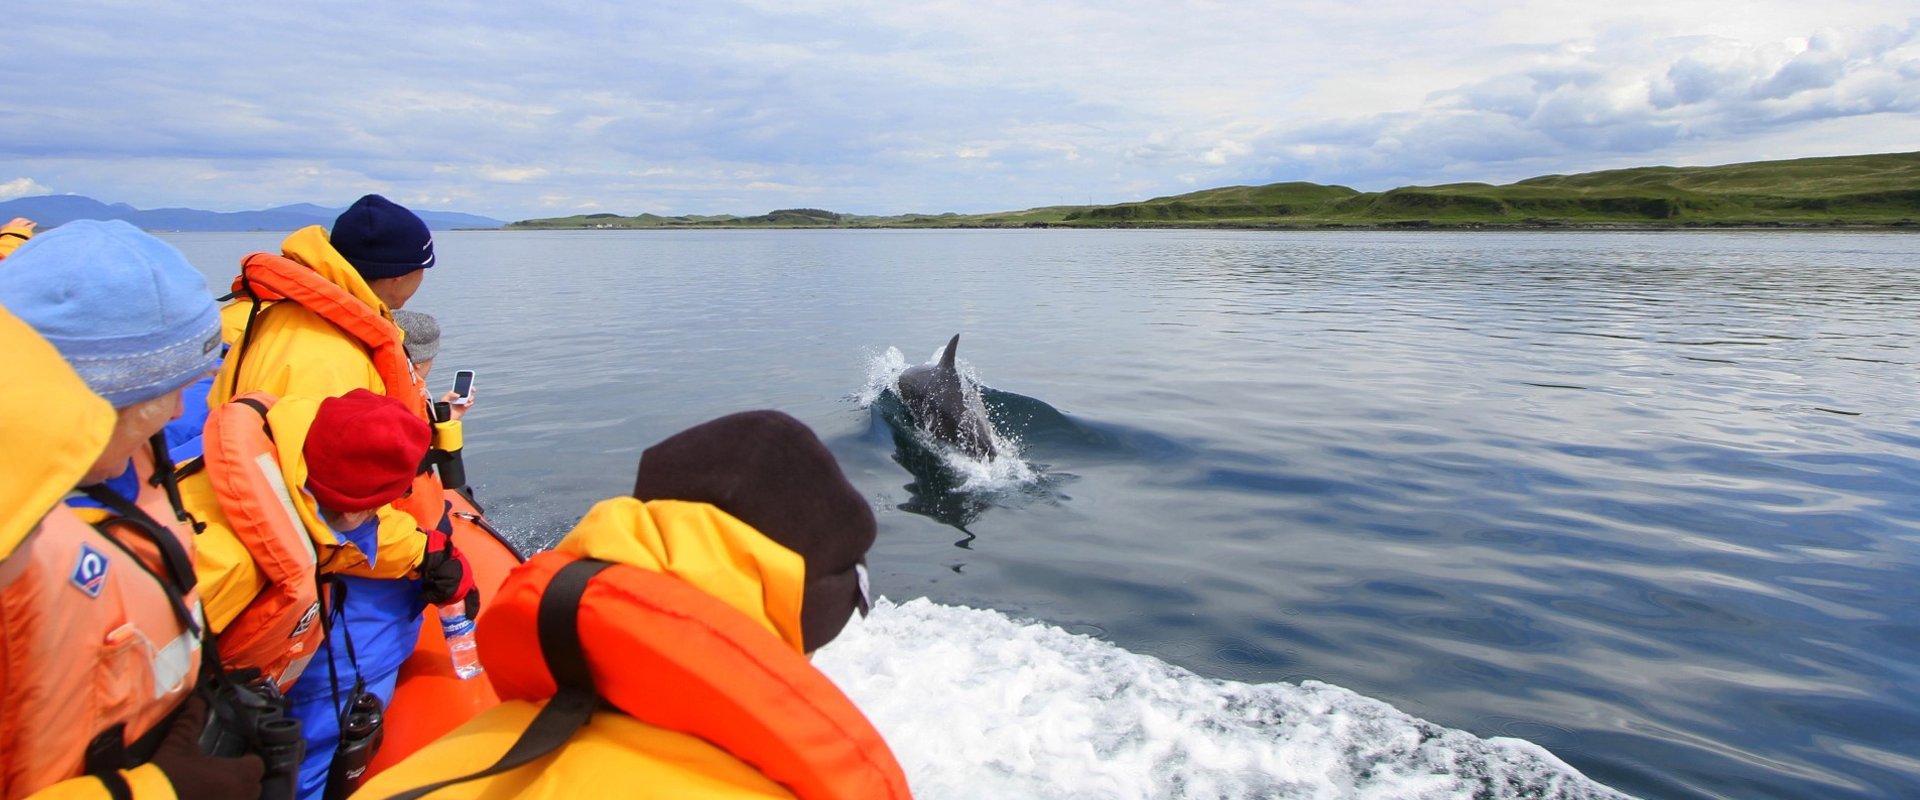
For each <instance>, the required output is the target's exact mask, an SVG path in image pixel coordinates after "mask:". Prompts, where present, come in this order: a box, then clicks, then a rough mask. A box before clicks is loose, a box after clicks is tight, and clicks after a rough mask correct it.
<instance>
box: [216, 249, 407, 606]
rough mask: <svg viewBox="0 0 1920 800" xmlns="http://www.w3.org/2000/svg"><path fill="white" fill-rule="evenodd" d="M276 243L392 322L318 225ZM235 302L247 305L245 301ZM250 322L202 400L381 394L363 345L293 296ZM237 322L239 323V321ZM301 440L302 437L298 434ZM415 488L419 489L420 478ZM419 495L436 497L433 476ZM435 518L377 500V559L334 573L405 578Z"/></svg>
mask: <svg viewBox="0 0 1920 800" xmlns="http://www.w3.org/2000/svg"><path fill="white" fill-rule="evenodd" d="M280 246H281V251H282V253H283V254H284V255H285V256H286V257H287V258H288V259H291V260H293V261H295V262H298V263H300V264H303V265H305V266H307V267H308V268H311V269H312V270H313V271H314V273H315V274H317V275H318V276H319V277H320V278H321V279H323V280H325V281H326V282H327V283H331V284H333V285H335V286H338V287H340V288H341V289H343V290H345V291H346V292H347V293H348V294H349V295H352V297H353V299H355V300H358V301H359V302H361V303H364V304H365V305H366V306H367V307H368V308H371V309H373V310H374V311H376V312H378V313H379V315H380V316H381V317H383V318H386V319H387V321H388V322H389V323H391V322H392V316H393V312H392V311H391V310H390V309H388V308H387V306H386V304H385V303H382V302H380V298H379V297H378V296H376V295H374V293H373V290H372V289H371V288H369V287H368V286H367V282H366V281H365V280H364V279H362V278H361V277H360V273H359V272H358V271H356V270H354V268H353V265H352V264H351V263H349V262H348V261H347V259H346V257H345V256H342V255H340V253H339V251H337V250H334V249H333V245H331V244H329V243H328V242H327V234H326V230H325V229H323V228H321V227H320V226H318V225H312V226H308V227H306V228H302V229H300V230H298V231H295V232H293V234H291V235H289V236H288V237H287V238H286V241H284V242H282V243H281V245H280ZM242 307H244V308H249V309H250V308H251V306H250V305H248V306H242ZM229 308H230V309H231V308H233V307H232V306H230V307H229ZM230 313H231V312H227V311H223V312H222V315H221V319H222V322H223V324H224V325H225V326H227V328H228V329H229V330H231V327H232V325H233V323H234V322H236V321H237V320H244V317H239V318H235V317H231V316H229V314H230ZM252 326H253V330H252V333H251V335H250V337H247V341H246V343H245V347H244V348H243V347H242V346H241V343H240V342H239V341H238V340H236V341H233V342H230V343H229V344H231V345H232V346H233V348H234V349H232V350H231V351H229V352H228V353H227V358H226V360H225V361H224V362H222V363H221V365H220V374H219V376H218V377H216V378H215V379H214V382H213V390H212V391H211V392H209V393H208V395H207V404H208V405H209V406H218V405H220V404H222V403H225V402H227V401H229V400H232V399H233V396H234V395H235V394H238V393H240V392H249V391H260V392H266V393H267V394H271V395H273V396H275V397H279V398H281V399H282V400H283V401H284V400H288V399H293V398H300V397H305V398H312V399H314V400H319V399H322V398H327V397H338V396H340V395H343V394H346V393H347V392H350V391H353V390H354V389H366V390H368V391H371V392H373V393H375V394H383V395H384V394H388V387H387V385H386V382H385V381H383V380H382V379H381V377H380V371H379V370H378V369H376V368H375V366H374V363H373V359H372V357H371V356H370V355H369V354H368V352H367V350H366V348H365V347H363V346H362V345H361V343H360V342H359V341H357V340H355V339H354V338H352V337H351V336H349V335H347V334H346V333H345V332H344V331H342V330H341V329H340V327H338V326H337V325H336V324H335V323H334V322H331V321H329V320H328V319H327V318H326V317H324V316H322V315H321V314H320V313H319V312H316V311H314V310H312V309H309V308H307V307H305V306H303V305H301V304H300V303H297V302H287V301H281V302H275V303H272V304H271V305H268V306H265V307H263V308H262V309H261V311H260V313H259V315H258V316H256V317H254V318H253V321H252ZM241 327H242V328H244V322H242V324H241ZM396 330H397V328H396ZM236 372H237V373H238V383H237V384H236V382H235V378H236ZM418 394H419V392H418V390H416V389H414V388H412V387H404V388H403V389H402V390H401V391H400V392H399V393H396V394H393V395H392V396H394V397H398V398H399V399H400V400H402V401H406V402H413V399H414V397H415V396H416V395H418ZM303 430H304V426H303ZM275 432H276V434H277V433H278V430H277V429H276V431H275ZM301 439H302V441H304V440H305V437H304V435H303V436H302V437H301ZM415 491H416V493H421V489H420V485H419V484H416V488H415ZM424 494H425V495H426V496H430V497H432V498H434V499H435V500H437V499H438V498H439V490H438V486H437V482H436V485H435V486H434V487H433V488H432V490H431V491H430V492H426V493H424ZM418 502H423V503H424V502H427V501H425V500H420V501H418ZM438 521H439V520H438V518H437V517H436V518H434V519H422V520H416V519H414V518H413V517H412V516H409V515H408V514H407V513H406V512H405V511H402V510H400V509H398V508H395V507H394V506H392V505H388V506H382V507H381V508H380V546H379V558H378V559H377V560H376V562H375V563H371V564H369V563H366V562H365V559H364V558H363V559H361V560H360V563H359V564H357V565H351V566H344V567H341V568H339V569H338V571H340V572H343V573H345V574H350V575H360V576H363V577H371V578H400V577H405V576H407V575H408V574H409V573H411V572H412V571H413V570H415V569H416V568H417V567H418V566H419V564H420V557H421V554H422V553H424V552H425V550H426V541H427V540H426V537H425V536H423V535H421V534H419V533H418V530H419V529H420V528H421V527H431V526H432V525H434V524H435V523H437V522H438Z"/></svg>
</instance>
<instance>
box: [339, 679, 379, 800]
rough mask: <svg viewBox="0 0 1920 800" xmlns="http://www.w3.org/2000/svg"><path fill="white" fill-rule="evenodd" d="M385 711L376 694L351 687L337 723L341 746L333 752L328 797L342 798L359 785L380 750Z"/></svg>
mask: <svg viewBox="0 0 1920 800" xmlns="http://www.w3.org/2000/svg"><path fill="white" fill-rule="evenodd" d="M385 714H386V708H385V706H384V705H383V704H382V703H381V702H380V697H379V695H376V694H373V693H372V692H368V691H365V690H363V689H361V688H359V687H358V686H356V687H354V691H353V694H352V695H350V696H349V697H348V698H347V715H346V718H345V719H343V720H341V722H340V746H339V748H337V749H335V750H334V751H333V767H332V769H331V770H330V771H329V772H328V773H327V793H326V797H327V800H345V798H346V797H347V796H348V795H351V794H353V790H355V789H358V788H360V783H361V781H363V780H365V779H366V777H367V766H368V765H369V764H372V763H373V755H374V754H375V753H377V752H379V751H380V739H381V735H382V732H381V725H382V722H383V720H384V718H385Z"/></svg>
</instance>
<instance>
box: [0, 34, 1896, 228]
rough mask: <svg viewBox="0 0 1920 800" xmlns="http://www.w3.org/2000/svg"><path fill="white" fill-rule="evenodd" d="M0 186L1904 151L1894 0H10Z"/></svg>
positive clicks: (853, 187)
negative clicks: (547, 0) (19, 2)
mask: <svg viewBox="0 0 1920 800" xmlns="http://www.w3.org/2000/svg"><path fill="white" fill-rule="evenodd" d="M11 17H12V29H11V31H10V32H9V34H8V37H7V40H6V42H5V43H4V44H3V45H0V69H4V72H5V75H6V80H5V81H0V112H4V113H0V155H3V158H0V199H5V198H10V197H18V196H24V195H31V194H47V193H74V194H84V195H88V196H92V197H95V198H98V199H101V200H105V201H108V202H126V203H131V204H133V205H135V206H138V207H141V208H157V207H169V206H188V207H195V208H205V209H210V210H216V211H235V210H244V209H257V208H264V207H268V206H274V205H282V204H287V203H296V202H315V203H320V204H323V205H335V206H338V205H344V204H346V203H347V202H350V201H351V200H352V199H353V198H354V197H357V196H359V195H361V194H364V193H367V192H381V193H384V194H387V195H388V196H390V197H392V198H394V199H396V200H399V201H401V202H403V203H408V204H411V205H416V206H420V207H423V208H432V209H441V210H457V211H467V212H472V213H478V214H486V215H489V216H494V217H498V218H503V219H523V218H528V217H538V216H558V215H565V214H574V213H591V212H612V213H619V214H637V213H641V212H654V213H662V214H688V213H695V214H711V213H740V214H752V213H762V212H765V211H768V210H771V209H775V208H786V207H797V206H806V207H815V208H826V209H830V210H834V211H842V212H854V213H906V212H941V211H959V212H983V211H997V210H1012V209H1021V208H1029V207H1034V206H1042V205H1054V204H1063V203H1065V204H1079V203H1086V202H1089V201H1092V202H1119V201H1125V200H1137V199H1144V198H1147V197H1151V196H1158V195H1167V194H1177V193H1180V192H1186V191H1192V190H1195V189H1203V188H1209V187H1214V186H1225V185H1231V184H1258V183H1271V182H1276V181H1286V180H1308V181H1315V182H1320V183H1337V184H1343V185H1347V186H1352V187H1354V188H1357V189H1362V190H1374V189H1385V188H1390V187H1392V186H1398V185H1405V184H1431V183H1446V182H1454V181H1465V180H1479V181H1488V182H1495V183H1499V182H1507V181H1511V180H1515V179H1519V178H1524V177H1529V176H1532V175H1539V174H1545V173H1552V172H1584V171H1589V170H1595V169H1607V168H1615V167H1627V166H1640V165H1648V164H1669V165H1681V166H1684V165H1701V164H1721V163H1731V162H1737V161H1752V160H1763V159H1774V158H1796V157H1803V156H1817V155H1843V154H1852V153H1874V152H1894V151H1911V150H1916V149H1920V7H1916V6H1914V5H1913V4H1912V3H1911V2H1910V0H1905V1H1902V2H1891V1H1889V0H1875V1H1873V2H1864V1H1862V0H1823V2H1819V3H1808V2H1804V0H1793V1H1792V2H1784V1H1780V0H1751V1H1749V2H1706V1H1705V0H1666V1H1664V2H1615V3H1592V2H1580V3H1573V2H1557V1H1554V2H1548V1H1546V0H1523V1H1522V2H1510V3H1475V4H1435V3H1420V2H1408V1H1407V0H1378V1H1377V2H1371V3H1365V4H1342V3H1330V2H1312V3H1309V2H1272V3H1263V2H1166V1H1164V0H1163V1H1162V2H1136V1H1135V0H1104V1H1103V2H1044V3H1033V2H1021V3H1014V2H1002V1H1001V0H969V1H968V2H964V3H963V2H950V1H949V0H931V1H928V2H916V3H891V4H889V3H871V2H815V3H776V2H757V1H748V2H706V3H699V4H644V3H623V2H601V1H600V0H579V1H578V2H561V3H556V4H550V5H547V6H534V5H529V4H519V3H513V4H508V3H485V2H468V3H447V2H415V3H369V2H358V0H342V1H341V2H334V3H328V4H317V3H298V4H296V3H230V2H195V3H181V2H165V1H164V0H137V1H134V2H104V1H102V0H74V1H73V2H65V3H49V4H41V5H35V6H30V7H26V8H22V9H18V10H16V13H15V14H13V15H11Z"/></svg>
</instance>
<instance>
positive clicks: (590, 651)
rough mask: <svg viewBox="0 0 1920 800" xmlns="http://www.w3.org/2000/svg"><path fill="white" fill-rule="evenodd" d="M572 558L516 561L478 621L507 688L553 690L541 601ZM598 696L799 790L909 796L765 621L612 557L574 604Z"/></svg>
mask: <svg viewBox="0 0 1920 800" xmlns="http://www.w3.org/2000/svg"><path fill="white" fill-rule="evenodd" d="M576 560H577V558H576V557H575V556H573V555H571V554H568V553H561V552H557V551H549V552H546V553H542V554H540V555H538V556H535V557H534V558H533V559H531V560H529V561H528V562H527V563H525V564H523V565H521V566H520V567H519V568H517V569H515V570H514V572H513V573H512V575H510V576H509V577H508V579H507V581H506V583H505V584H504V585H503V586H502V587H501V589H500V592H499V596H498V597H496V598H493V600H492V602H491V603H489V605H488V610H487V613H486V614H485V615H483V616H482V617H481V619H480V630H479V640H480V652H481V659H482V661H483V662H484V663H485V664H486V665H487V672H488V674H489V675H490V676H491V677H492V679H493V685H494V688H495V689H496V690H497V691H498V692H499V694H500V697H501V699H503V700H528V701H540V700H545V699H547V698H550V697H552V696H553V695H554V694H555V693H556V692H557V691H558V688H557V684H556V681H555V679H554V676H553V674H552V673H551V672H550V671H549V668H548V666H547V663H546V661H545V656H544V655H543V653H542V650H541V637H540V632H539V626H538V619H539V613H538V612H539V607H540V599H541V597H542V595H543V594H544V593H545V592H546V590H547V586H548V584H549V583H551V582H552V581H553V577H554V575H555V574H556V573H558V572H559V571H560V569H561V568H563V567H565V566H566V565H567V564H569V563H572V562H574V561H576ZM577 620H578V627H579V639H580V642H581V643H582V647H583V650H584V656H585V660H586V662H587V669H588V671H589V672H590V673H591V675H592V678H593V685H594V688H595V690H596V691H597V692H598V694H599V695H600V697H601V698H603V699H605V700H606V701H607V702H608V703H610V704H611V705H613V706H614V707H615V708H617V709H619V710H620V711H622V712H624V713H626V714H627V715H628V716H631V717H633V718H635V719H637V720H639V721H640V722H643V723H646V724H649V725H653V726H657V727H661V728H666V729H669V730H674V731H680V732H684V733H687V734H690V735H693V736H697V737H699V738H700V739H703V740H705V741H707V742H709V743H711V744H713V745H714V746H716V747H719V748H721V749H723V750H725V751H727V752H728V753H729V754H731V755H732V756H733V757H735V758H737V759H739V760H741V761H742V762H745V763H747V764H749V765H751V766H753V767H754V768H755V769H757V770H759V771H760V772H761V773H762V774H764V775H766V776H767V777H768V778H770V779H772V780H774V781H775V782H777V783H779V784H781V785H782V786H785V787H786V788H787V789H788V790H790V791H791V792H793V794H794V795H795V796H796V797H800V798H803V799H804V798H818V799H820V800H825V799H826V798H849V797H858V798H908V797H910V793H909V790H908V788H907V782H906V777H905V774H904V773H903V772H902V771H901V769H900V766H899V764H898V762H896V761H895V760H894V757H893V753H892V751H891V750H890V749H888V748H887V745H886V742H885V741H884V740H883V739H882V738H881V737H880V733H879V732H878V731H876V730H874V728H873V726H872V724H871V723H870V722H868V721H867V718H866V717H865V715H863V714H861V713H860V711H859V709H857V708H855V707H854V705H853V702H852V701H851V700H848V699H847V697H846V695H844V694H842V693H841V692H840V689H839V687H836V686H834V685H833V682H832V681H831V680H829V679H828V678H827V677H826V676H825V675H822V674H821V673H820V672H819V671H818V670H815V669H814V668H813V666H812V665H811V664H809V663H807V661H806V659H805V657H803V656H802V655H800V654H799V653H797V652H795V651H794V649H793V648H792V647H791V646H789V645H788V644H787V643H786V642H784V641H782V640H781V639H780V638H779V637H776V636H773V635H770V634H769V633H768V631H767V629H766V628H764V627H762V626H761V625H760V624H758V623H756V622H755V621H753V620H751V619H749V618H748V617H747V616H745V615H744V614H742V613H740V612H739V611H738V610H736V609H734V608H733V607H731V606H728V605H727V604H726V603H724V602H722V601H721V600H719V599H717V598H715V597H714V596H712V595H710V594H707V593H706V592H703V591H701V590H700V589H698V588H696V587H694V586H693V585H691V584H688V583H686V582H684V581H682V580H680V579H678V578H675V577H671V576H668V575H665V574H662V573H659V572H655V571H652V570H648V569H644V568H640V567H636V566H631V565H626V564H614V565H612V566H610V567H608V568H606V569H605V570H604V571H602V572H600V573H599V574H598V575H596V576H594V577H593V578H592V580H591V582H590V583H588V584H587V589H586V591H585V592H584V593H583V594H582V595H581V599H580V608H579V613H578V615H577Z"/></svg>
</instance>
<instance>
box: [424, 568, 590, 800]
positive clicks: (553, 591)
mask: <svg viewBox="0 0 1920 800" xmlns="http://www.w3.org/2000/svg"><path fill="white" fill-rule="evenodd" d="M611 566H613V564H612V563H610V562H606V561H596V560H593V559H588V558H583V559H580V560H578V561H575V562H573V563H571V564H568V565H566V566H564V567H561V568H560V571H559V572H557V573H554V576H553V581H552V582H551V583H548V584H547V590H546V592H545V593H543V594H541V595H540V610H539V613H538V614H537V616H536V620H537V621H536V623H535V624H536V625H537V626H538V633H539V635H540V654H541V656H542V657H543V658H545V659H546V662H547V671H548V672H551V673H553V680H554V683H556V684H558V685H559V687H560V691H559V692H558V693H556V694H555V695H554V696H553V697H552V698H551V699H549V700H548V701H547V705H546V707H544V708H542V709H540V713H539V714H536V715H534V718H533V721H532V722H530V723H527V729H526V730H524V731H521V732H520V738H518V739H515V740H514V742H513V746H512V747H509V748H507V752H506V753H504V754H502V755H501V756H500V760H499V761H495V762H493V766H490V767H487V768H486V769H483V770H481V771H479V772H475V773H472V774H469V775H462V776H460V777H458V778H449V779H447V780H444V781H440V782H438V783H433V784H429V785H426V786H422V787H420V788H418V789H413V790H411V791H407V792H402V793H400V794H397V795H394V796H393V798H392V800H418V798H422V797H426V796H427V795H429V794H432V793H434V792H437V791H440V790H441V789H445V788H447V787H448V786H452V785H454V784H458V783H466V782H467V781H472V780H479V779H481V778H487V777H492V776H494V775H499V774H500V773H503V772H507V771H508V770H513V769H518V768H520V767H523V766H526V765H527V764H531V763H533V762H534V761H536V760H538V759H540V758H541V757H543V756H545V755H547V754H548V753H551V752H553V751H555V750H558V749H560V746H561V745H564V744H566V743H567V740H568V739H571V738H573V734H574V733H575V732H576V731H578V730H580V729H581V728H582V727H585V726H586V724H587V721H588V720H590V719H592V718H593V712H594V711H595V710H596V709H598V708H599V707H600V695H599V694H598V693H597V692H595V691H594V688H593V674H592V672H590V671H589V670H588V669H587V655H586V651H585V650H583V649H582V648H581V646H580V596H581V595H582V594H585V593H586V591H587V584H588V582H590V581H592V580H593V576H595V575H598V574H600V571H601V570H604V569H606V568H607V567H611Z"/></svg>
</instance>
